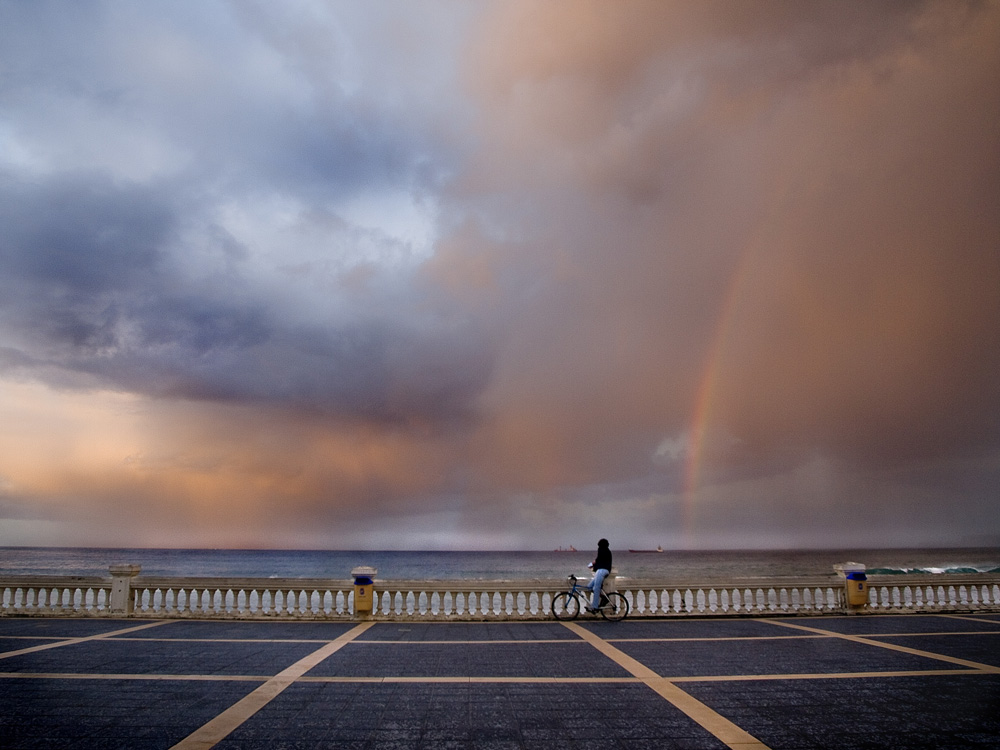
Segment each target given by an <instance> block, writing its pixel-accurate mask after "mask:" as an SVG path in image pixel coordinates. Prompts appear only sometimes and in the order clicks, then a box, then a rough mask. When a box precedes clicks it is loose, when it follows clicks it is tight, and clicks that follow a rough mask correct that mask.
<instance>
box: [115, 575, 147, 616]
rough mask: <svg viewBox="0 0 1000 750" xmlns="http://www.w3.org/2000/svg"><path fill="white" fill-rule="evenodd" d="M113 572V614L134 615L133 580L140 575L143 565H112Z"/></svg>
mask: <svg viewBox="0 0 1000 750" xmlns="http://www.w3.org/2000/svg"><path fill="white" fill-rule="evenodd" d="M108 570H109V571H110V572H111V607H110V610H111V614H113V615H126V616H127V615H130V614H132V579H133V578H135V577H136V576H137V575H139V571H140V570H142V566H141V565H128V564H126V565H112V566H111V567H110V568H108Z"/></svg>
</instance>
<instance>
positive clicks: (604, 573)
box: [587, 568, 608, 609]
mask: <svg viewBox="0 0 1000 750" xmlns="http://www.w3.org/2000/svg"><path fill="white" fill-rule="evenodd" d="M607 577H608V570H607V569H606V568H598V569H597V570H595V571H594V578H593V580H591V582H590V583H588V584H587V588H588V589H590V590H591V591H593V592H594V597H593V600H592V601H591V602H590V606H591V607H593V608H594V609H597V608H598V607H600V606H601V587H602V586H603V585H604V579H605V578H607Z"/></svg>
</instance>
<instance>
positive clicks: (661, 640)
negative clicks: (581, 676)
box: [607, 633, 830, 643]
mask: <svg viewBox="0 0 1000 750" xmlns="http://www.w3.org/2000/svg"><path fill="white" fill-rule="evenodd" d="M829 637H830V636H826V635H818V634H807V633H803V634H802V635H731V636H713V637H704V638H608V639H607V641H608V643H701V642H704V641H796V640H798V641H801V640H808V639H810V638H813V639H815V638H829Z"/></svg>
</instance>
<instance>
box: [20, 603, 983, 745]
mask: <svg viewBox="0 0 1000 750" xmlns="http://www.w3.org/2000/svg"><path fill="white" fill-rule="evenodd" d="M171 747H176V748H210V747H215V748H220V749H222V748H227V749H230V748H267V749H268V750H279V749H280V748H310V749H312V748H324V747H330V748H334V747H335V748H372V749H375V748H537V749H538V750H543V749H544V750H550V749H552V748H583V749H587V748H595V749H596V748H628V749H630V750H639V749H640V748H692V749H693V748H726V747H729V748H748V749H749V748H774V750H779V749H781V750H791V749H792V748H839V749H846V748H895V749H897V750H899V749H901V748H936V749H937V750H942V749H947V748H1000V615H976V616H972V615H968V616H956V615H906V616H855V617H814V618H788V619H770V618H768V619H714V620H712V619H703V620H693V619H690V620H689V619H685V620H632V621H625V622H622V623H606V622H601V621H595V620H586V619H582V618H581V619H580V620H578V621H576V622H575V623H567V624H563V623H558V622H554V621H553V622H510V623H378V624H371V623H363V624H356V623H354V624H352V623H316V622H222V621H218V622H216V621H212V622H204V621H162V620H161V621H137V620H103V619H102V620H83V619H78V620H71V619H67V620H59V619H42V618H39V619H2V620H0V748H3V749H4V750H15V749H17V748H129V749H130V750H144V749H146V748H149V749H152V748H171Z"/></svg>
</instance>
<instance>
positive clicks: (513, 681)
mask: <svg viewBox="0 0 1000 750" xmlns="http://www.w3.org/2000/svg"><path fill="white" fill-rule="evenodd" d="M298 682H378V683H384V684H390V683H401V682H405V683H410V684H428V685H431V684H445V683H460V684H463V685H472V684H477V685H478V684H490V683H505V684H508V685H518V684H546V685H550V684H558V683H579V684H587V685H591V684H597V683H623V682H626V683H634V682H639V680H638V679H637V678H635V677H460V676H449V677H318V676H313V677H311V676H308V675H306V676H305V677H301V678H299V680H298Z"/></svg>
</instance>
